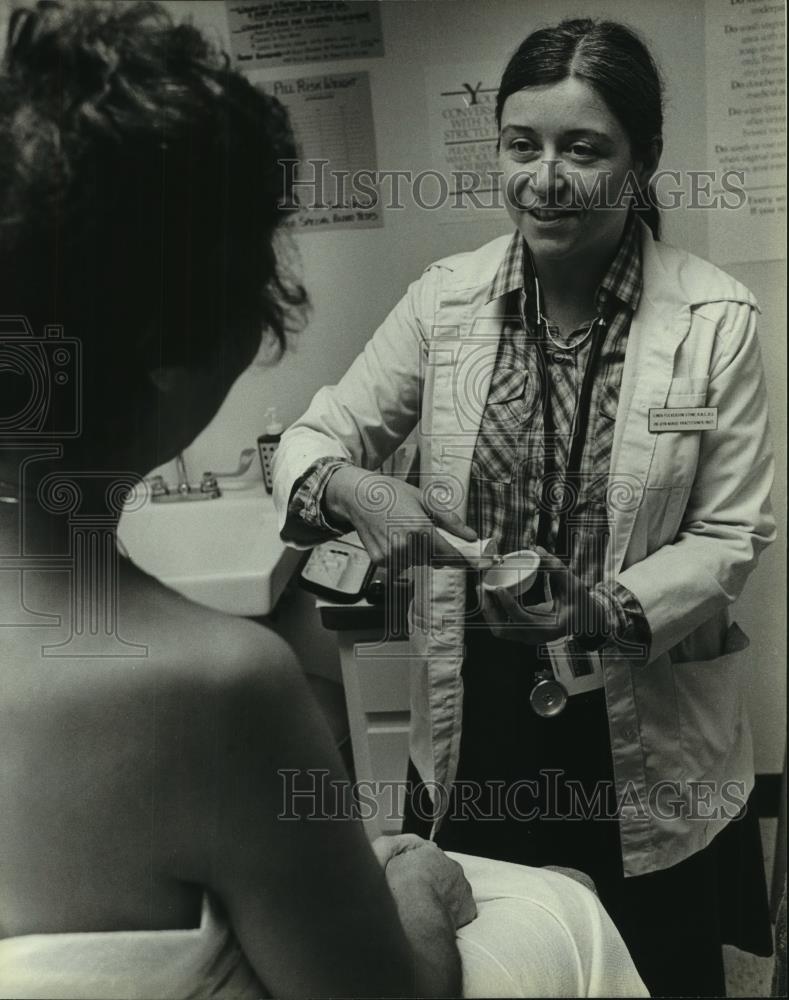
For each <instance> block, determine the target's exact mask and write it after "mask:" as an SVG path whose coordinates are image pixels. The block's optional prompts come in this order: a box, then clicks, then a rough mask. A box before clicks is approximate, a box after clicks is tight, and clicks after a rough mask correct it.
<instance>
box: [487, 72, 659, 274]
mask: <svg viewBox="0 0 789 1000" xmlns="http://www.w3.org/2000/svg"><path fill="white" fill-rule="evenodd" d="M499 166H500V168H501V170H502V171H503V175H504V176H503V183H504V184H505V185H506V187H505V192H506V198H507V211H508V212H509V214H510V217H511V218H512V220H513V221H514V222H515V225H516V226H517V227H518V229H519V231H520V232H521V234H522V235H523V237H524V239H525V240H526V242H527V243H528V245H529V248H530V249H531V251H532V254H533V255H534V257H535V259H536V260H538V261H539V260H541V259H542V260H551V259H553V260H556V259H569V258H579V259H583V258H594V259H599V256H600V255H601V254H611V253H613V251H614V249H615V248H616V245H617V243H618V242H619V239H620V237H621V235H622V231H623V229H624V225H625V221H626V218H627V210H628V201H627V199H624V200H623V199H619V198H618V195H619V194H620V192H621V191H622V190H623V189H624V190H625V191H627V190H628V183H629V185H630V191H631V193H632V189H633V185H634V184H635V183H636V182H637V183H638V185H639V186H641V185H643V184H644V183H645V182H646V180H647V179H648V176H649V171H648V170H647V169H646V168H645V166H644V165H643V164H642V163H640V162H635V161H634V159H633V153H632V150H631V146H630V141H629V139H628V137H627V134H626V133H625V131H624V129H623V128H622V126H621V125H620V123H619V121H618V120H617V119H616V118H615V117H614V115H613V114H612V113H611V112H610V111H609V109H608V107H607V106H606V104H605V102H604V101H603V100H602V98H601V97H599V96H598V94H597V93H596V91H595V90H594V89H593V88H592V87H591V86H590V85H589V84H588V83H586V82H585V81H583V80H580V79H577V78H575V77H569V78H568V79H566V80H563V81H562V82H561V83H555V84H550V85H547V86H541V87H528V88H526V89H525V90H519V91H517V92H516V93H514V94H511V95H510V96H509V97H508V98H507V100H506V101H505V102H504V107H503V108H502V114H501V132H500V136H499ZM617 201H618V202H619V203H618V204H617Z"/></svg>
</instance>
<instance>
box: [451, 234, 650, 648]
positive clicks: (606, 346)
mask: <svg viewBox="0 0 789 1000" xmlns="http://www.w3.org/2000/svg"><path fill="white" fill-rule="evenodd" d="M537 288H538V283H537V280H536V275H535V271H534V265H533V262H532V258H531V253H530V252H529V251H528V247H527V246H526V244H525V242H524V240H523V238H522V237H521V236H520V234H519V233H515V235H514V237H513V239H512V242H511V243H510V246H509V248H508V250H507V253H506V255H505V257H504V260H503V261H502V263H501V266H500V267H499V270H498V272H497V273H496V277H495V278H494V280H493V283H492V285H491V289H490V293H489V299H488V300H489V301H492V300H494V299H496V298H500V297H501V296H506V297H507V307H506V310H505V312H506V315H507V316H508V317H510V318H509V319H507V320H506V321H505V324H504V329H503V331H502V336H501V339H500V341H499V351H498V356H497V359H496V367H495V369H494V372H493V376H492V379H491V384H490V388H489V390H488V397H487V401H486V405H485V411H484V413H483V417H482V424H481V426H480V430H479V435H478V437H477V442H476V446H475V449H474V457H473V461H472V469H471V480H470V490H469V503H468V516H467V521H468V524H470V525H471V526H472V527H473V528H474V529H475V530H476V531H477V532H478V534H479V535H480V537H485V536H488V535H492V536H494V537H495V538H496V539H497V542H498V549H499V552H512V551H516V550H518V549H528V548H533V547H534V546H535V545H536V544H542V545H543V546H544V547H545V548H546V549H548V551H551V552H554V553H555V554H557V555H558V556H560V557H561V558H562V559H563V561H564V562H565V563H566V564H567V565H569V567H570V569H571V570H572V571H573V572H574V573H575V575H576V576H578V577H579V578H580V579H581V580H582V581H583V582H584V583H585V584H586V586H587V587H591V588H594V590H593V593H594V595H595V597H596V598H597V599H598V601H599V602H601V603H602V604H603V608H604V614H605V618H606V620H607V621H608V627H609V629H610V630H612V631H615V634H616V635H617V637H618V638H619V639H620V640H621V639H625V640H627V641H631V642H640V643H642V644H644V645H648V638H649V627H648V625H647V622H646V618H645V617H644V614H643V611H642V609H641V607H640V605H639V603H638V601H637V599H636V598H635V597H634V595H633V594H631V593H630V591H628V590H627V589H626V588H625V587H623V586H621V585H620V584H617V583H611V584H608V583H604V582H602V577H603V569H604V561H605V553H606V549H607V545H608V539H609V534H610V526H609V519H608V509H607V502H606V500H607V493H608V487H609V469H610V465H611V449H612V445H613V440H614V420H615V417H616V410H617V405H618V401H619V386H620V383H621V381H622V369H623V366H624V361H625V351H626V348H627V337H628V333H629V331H630V320H631V317H632V315H633V312H634V311H635V309H636V307H637V306H638V302H639V299H640V296H641V246H640V242H639V233H638V227H637V226H636V224H635V218H634V217H633V216H631V217H630V219H629V221H628V223H627V225H626V228H625V232H624V233H623V236H622V240H621V241H620V244H619V249H618V251H617V253H616V256H615V257H614V259H613V261H612V262H611V265H610V267H609V268H608V271H607V272H606V275H605V277H604V278H603V280H602V282H601V283H600V286H599V288H598V290H597V296H596V307H597V316H596V317H595V318H594V319H590V321H589V323H585V324H583V325H582V326H581V327H579V328H578V329H577V330H574V331H573V332H572V333H571V334H570V335H569V336H568V337H567V338H565V339H561V338H560V335H559V331H558V330H557V329H556V327H555V326H553V324H551V323H550V320H547V325H548V326H549V328H550V336H548V335H547V334H546V333H545V331H544V329H543V327H542V326H541V325H540V324H539V323H538V319H537V317H538V312H539V304H538V300H537V296H538V291H537ZM598 318H602V319H603V320H604V323H605V325H600V324H599V323H597V322H596V321H597V319H598ZM543 319H544V320H546V319H547V318H546V317H543ZM595 337H597V338H600V337H602V343H601V344H600V351H599V355H598V359H597V364H596V367H595V370H594V372H593V373H592V379H593V380H592V384H591V394H590V401H589V412H588V414H584V415H583V418H582V419H583V424H582V426H578V427H576V418H577V410H578V402H579V397H580V392H581V385H582V382H583V378H584V373H585V371H586V367H587V362H588V360H589V356H590V353H591V349H592V342H593V338H595ZM563 345H564V346H563ZM541 357H542V359H544V360H541ZM543 365H544V367H543ZM546 378H547V387H548V392H547V397H548V406H549V408H550V409H549V413H550V416H551V418H552V421H551V422H552V424H553V428H552V433H551V434H546V427H545V414H544V410H543V400H544V398H545V394H544V393H543V390H542V385H543V380H544V379H546ZM574 432H576V433H578V434H580V435H582V438H583V444H582V447H581V450H580V460H579V463H578V468H577V469H576V470H574V471H572V472H571V473H569V474H568V469H567V465H568V460H569V457H570V447H571V441H572V437H573V434H574ZM562 513H563V514H564V518H565V531H564V532H560V527H561V518H562ZM560 534H561V537H560ZM589 645H592V644H591V643H590V644H589Z"/></svg>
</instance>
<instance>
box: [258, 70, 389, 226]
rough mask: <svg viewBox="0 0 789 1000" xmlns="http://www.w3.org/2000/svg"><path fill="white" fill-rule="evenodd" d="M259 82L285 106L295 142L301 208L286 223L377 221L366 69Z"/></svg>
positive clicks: (359, 223)
mask: <svg viewBox="0 0 789 1000" xmlns="http://www.w3.org/2000/svg"><path fill="white" fill-rule="evenodd" d="M264 86H265V89H266V90H267V91H268V93H270V94H273V95H274V96H275V97H277V98H279V100H280V101H282V103H283V104H284V105H285V107H286V108H287V109H288V113H289V114H290V119H291V123H292V125H293V131H294V133H295V136H296V142H297V146H298V154H299V162H298V164H297V166H296V175H295V176H296V179H297V185H296V198H297V200H298V202H299V203H300V204H301V205H302V208H301V210H300V211H299V212H298V213H297V214H296V215H294V216H293V217H292V218H291V220H290V221H289V225H290V226H292V227H294V228H296V229H298V230H299V231H304V230H317V229H320V230H325V229H374V228H377V227H380V226H382V225H383V212H382V209H381V205H380V198H379V196H378V188H377V187H376V186H375V177H376V174H377V170H378V160H377V156H376V148H375V129H374V126H373V112H372V102H371V100H370V77H369V74H367V73H366V72H358V73H321V74H320V75H318V76H299V77H290V78H287V79H280V80H266V81H265V83H264Z"/></svg>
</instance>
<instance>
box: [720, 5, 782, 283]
mask: <svg viewBox="0 0 789 1000" xmlns="http://www.w3.org/2000/svg"><path fill="white" fill-rule="evenodd" d="M785 25H786V15H785V8H784V4H783V2H781V0H707V2H706V29H705V40H706V67H707V119H708V125H707V155H708V161H709V162H708V166H709V171H710V173H711V174H712V172H713V171H714V177H713V178H712V183H711V185H710V189H711V191H712V193H713V197H714V196H715V195H716V194H717V193H720V192H721V191H723V192H724V195H723V197H722V198H720V199H718V201H716V205H715V206H714V207H709V229H708V232H709V242H710V256H711V257H712V259H713V260H714V261H715V262H716V263H720V264H725V263H734V262H745V261H755V260H778V259H783V258H785V257H786V84H785V80H786V75H785V74H786V55H785V41H784V33H785ZM738 190H739V191H741V192H742V194H740V195H738V194H737V191H738ZM726 192H728V194H726ZM700 193H701V192H700ZM723 202H728V205H729V206H730V207H726V206H725V204H724V203H723Z"/></svg>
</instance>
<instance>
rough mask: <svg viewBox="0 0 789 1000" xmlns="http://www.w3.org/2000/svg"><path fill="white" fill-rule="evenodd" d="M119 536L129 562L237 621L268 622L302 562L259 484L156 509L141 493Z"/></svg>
mask: <svg viewBox="0 0 789 1000" xmlns="http://www.w3.org/2000/svg"><path fill="white" fill-rule="evenodd" d="M118 536H119V538H120V541H121V543H122V545H123V546H124V547H125V549H126V551H127V552H128V554H129V557H130V559H131V560H132V561H133V562H134V563H136V564H137V565H138V566H139V567H140V568H141V569H144V570H145V571H146V572H147V573H151V574H152V575H153V576H156V577H158V578H159V579H160V580H161V581H162V582H163V583H166V584H167V585H168V586H170V587H172V588H173V589H174V590H177V591H179V592H180V593H181V594H183V595H184V596H185V597H189V598H191V599H192V600H193V601H197V602H198V603H199V604H204V605H206V607H209V608H215V609H216V610H217V611H227V612H229V613H230V614H235V615H247V616H255V615H265V614H268V613H269V612H270V611H271V610H272V609H273V608H274V605H275V604H276V603H277V600H278V599H279V596H280V594H281V593H282V591H283V589H284V587H285V584H286V583H287V582H288V579H289V578H290V576H291V575H292V574H293V571H294V570H295V568H296V565H297V564H298V562H299V559H300V557H301V556H302V553H301V552H298V551H296V550H294V549H289V548H286V546H285V545H284V543H283V542H281V541H280V538H279V532H278V531H277V519H276V513H275V511H274V503H273V501H272V499H271V497H270V496H269V495H268V493H266V491H265V488H264V486H263V484H262V482H261V483H257V482H254V483H252V485H250V486H247V487H246V488H245V489H242V490H233V491H230V490H227V491H226V492H224V493H223V495H222V496H221V497H219V498H218V499H214V500H198V501H193V500H185V501H175V502H171V503H152V502H151V501H150V500H149V499H145V488H144V487H140V488H139V492H138V493H137V494H135V495H134V496H133V497H132V499H131V500H130V501H129V503H127V506H126V510H125V511H124V513H123V515H122V516H121V519H120V524H119V527H118Z"/></svg>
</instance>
